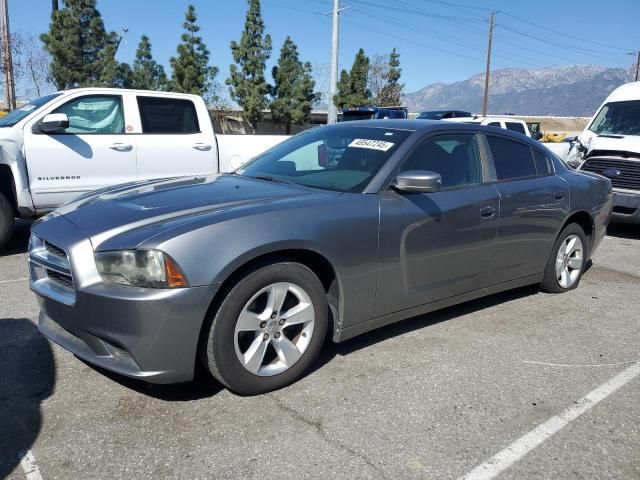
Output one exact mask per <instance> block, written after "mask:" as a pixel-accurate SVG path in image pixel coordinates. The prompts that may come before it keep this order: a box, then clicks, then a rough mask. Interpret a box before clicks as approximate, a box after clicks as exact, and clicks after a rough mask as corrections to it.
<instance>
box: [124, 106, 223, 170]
mask: <svg viewBox="0 0 640 480" xmlns="http://www.w3.org/2000/svg"><path fill="white" fill-rule="evenodd" d="M136 97H137V98H136V100H137V106H138V111H139V114H140V123H139V127H138V128H139V130H140V131H139V133H138V134H137V135H136V137H137V143H138V171H137V176H138V179H141V180H144V179H149V178H161V177H179V176H185V175H200V174H210V173H213V172H216V171H217V165H216V160H217V154H216V146H215V137H214V134H213V129H212V127H211V121H210V120H209V113H208V112H207V111H206V109H205V108H204V107H203V106H202V108H201V110H203V111H198V105H196V104H195V102H194V101H193V100H192V99H191V98H188V97H185V98H175V97H170V96H151V95H137V96H136Z"/></svg>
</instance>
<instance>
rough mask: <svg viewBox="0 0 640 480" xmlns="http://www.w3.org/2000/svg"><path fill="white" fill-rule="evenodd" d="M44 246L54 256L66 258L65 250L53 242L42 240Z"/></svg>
mask: <svg viewBox="0 0 640 480" xmlns="http://www.w3.org/2000/svg"><path fill="white" fill-rule="evenodd" d="M44 248H45V249H46V250H47V252H49V253H51V254H52V255H55V256H56V257H60V258H67V252H65V251H64V250H63V249H61V248H60V247H56V246H55V245H54V244H53V243H50V242H47V241H46V240H45V242H44Z"/></svg>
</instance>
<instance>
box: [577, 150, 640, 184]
mask: <svg viewBox="0 0 640 480" xmlns="http://www.w3.org/2000/svg"><path fill="white" fill-rule="evenodd" d="M580 169H581V170H584V171H587V172H594V173H598V174H600V175H604V176H605V177H607V178H609V180H611V184H612V185H613V187H614V188H624V189H628V190H640V161H637V160H623V159H620V158H603V157H596V158H589V159H588V160H587V161H586V162H584V163H583V164H582V166H581V167H580ZM607 170H611V171H610V172H607ZM616 171H619V172H620V174H619V175H612V173H614V172H616ZM605 172H606V173H605Z"/></svg>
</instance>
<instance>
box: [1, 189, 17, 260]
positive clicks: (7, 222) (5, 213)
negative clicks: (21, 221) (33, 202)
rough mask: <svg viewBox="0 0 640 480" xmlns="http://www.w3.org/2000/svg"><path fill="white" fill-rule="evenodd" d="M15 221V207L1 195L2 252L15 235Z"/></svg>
mask: <svg viewBox="0 0 640 480" xmlns="http://www.w3.org/2000/svg"><path fill="white" fill-rule="evenodd" d="M14 221H15V213H14V211H13V207H12V206H11V204H10V203H9V201H8V200H7V199H6V197H5V196H4V195H3V194H2V193H0V250H2V249H3V248H4V247H5V245H6V244H7V242H8V241H9V239H10V238H11V235H12V233H13V224H14Z"/></svg>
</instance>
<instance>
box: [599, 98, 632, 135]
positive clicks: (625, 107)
mask: <svg viewBox="0 0 640 480" xmlns="http://www.w3.org/2000/svg"><path fill="white" fill-rule="evenodd" d="M589 130H591V131H592V132H593V133H595V134H597V135H603V134H604V135H640V100H630V101H627V102H611V103H607V104H606V105H605V106H603V107H602V108H601V109H600V111H599V112H598V115H596V118H594V120H593V123H591V126H590V127H589Z"/></svg>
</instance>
